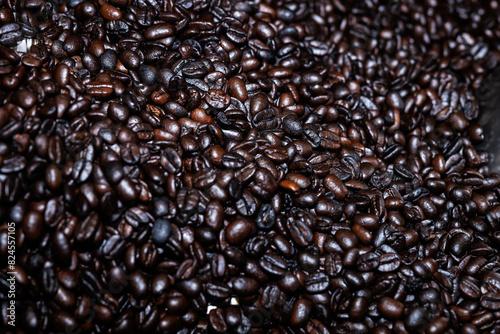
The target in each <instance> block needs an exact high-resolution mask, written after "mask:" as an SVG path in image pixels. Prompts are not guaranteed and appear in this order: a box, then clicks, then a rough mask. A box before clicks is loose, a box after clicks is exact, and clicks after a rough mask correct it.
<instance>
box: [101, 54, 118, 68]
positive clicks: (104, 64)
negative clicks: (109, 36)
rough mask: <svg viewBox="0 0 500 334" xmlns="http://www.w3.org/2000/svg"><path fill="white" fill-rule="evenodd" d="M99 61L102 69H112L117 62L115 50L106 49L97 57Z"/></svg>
mask: <svg viewBox="0 0 500 334" xmlns="http://www.w3.org/2000/svg"><path fill="white" fill-rule="evenodd" d="M99 61H100V63H101V68H102V69H103V70H105V71H107V70H114V69H115V68H116V64H117V63H118V56H117V54H116V52H115V51H113V50H106V51H104V53H103V54H102V55H101V57H100V58H99Z"/></svg>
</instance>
